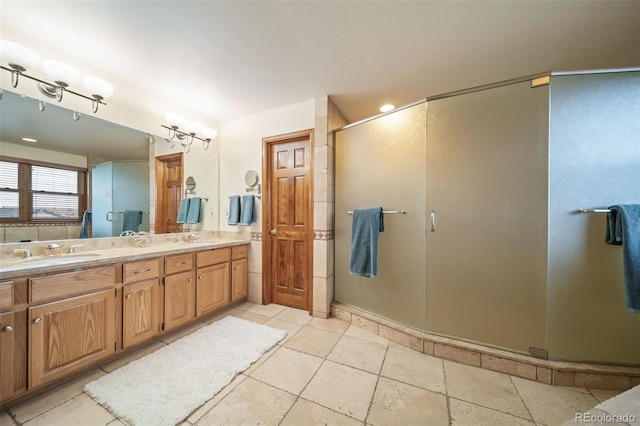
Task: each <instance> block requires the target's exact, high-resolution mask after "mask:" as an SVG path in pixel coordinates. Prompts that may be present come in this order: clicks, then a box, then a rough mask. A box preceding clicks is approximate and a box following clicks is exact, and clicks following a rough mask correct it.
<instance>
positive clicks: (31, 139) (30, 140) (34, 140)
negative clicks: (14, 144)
mask: <svg viewBox="0 0 640 426" xmlns="http://www.w3.org/2000/svg"><path fill="white" fill-rule="evenodd" d="M22 140H23V141H25V142H38V140H37V139H33V138H22Z"/></svg>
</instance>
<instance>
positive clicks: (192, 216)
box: [185, 197, 202, 223]
mask: <svg viewBox="0 0 640 426" xmlns="http://www.w3.org/2000/svg"><path fill="white" fill-rule="evenodd" d="M201 208H202V198H200V197H193V198H191V199H190V200H189V208H188V209H187V220H185V223H198V222H200V210H201Z"/></svg>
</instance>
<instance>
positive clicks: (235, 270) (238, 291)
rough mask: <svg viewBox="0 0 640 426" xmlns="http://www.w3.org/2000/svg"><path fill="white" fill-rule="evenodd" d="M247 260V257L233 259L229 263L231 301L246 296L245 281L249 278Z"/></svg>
mask: <svg viewBox="0 0 640 426" xmlns="http://www.w3.org/2000/svg"><path fill="white" fill-rule="evenodd" d="M248 264H249V262H248V261H247V259H246V258H245V259H239V260H234V261H233V262H232V263H231V301H232V302H234V301H236V300H238V299H242V298H243V297H247V283H248V280H249V271H248Z"/></svg>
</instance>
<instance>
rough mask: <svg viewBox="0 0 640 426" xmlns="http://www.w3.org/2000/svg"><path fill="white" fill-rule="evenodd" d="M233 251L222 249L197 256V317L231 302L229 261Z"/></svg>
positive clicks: (203, 252)
mask: <svg viewBox="0 0 640 426" xmlns="http://www.w3.org/2000/svg"><path fill="white" fill-rule="evenodd" d="M230 260H231V249H229V248H220V249H214V250H207V251H201V252H198V253H197V254H196V265H197V268H198V269H197V271H196V275H197V282H196V315H197V316H202V315H206V314H208V313H211V312H213V311H215V310H216V309H220V308H222V307H224V306H226V305H227V304H229V302H230V298H229V290H230V288H229V287H230V286H229V280H230V278H231V277H230V275H229V261H230Z"/></svg>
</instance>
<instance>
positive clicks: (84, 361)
mask: <svg viewBox="0 0 640 426" xmlns="http://www.w3.org/2000/svg"><path fill="white" fill-rule="evenodd" d="M115 319H116V303H115V292H114V291H113V290H105V291H100V292H97V293H92V294H88V295H86V296H79V297H74V298H72V299H67V300H62V301H59V302H52V303H47V304H45V305H40V306H36V307H32V308H29V386H30V387H31V388H33V387H36V386H40V385H42V384H45V383H48V382H51V381H53V380H55V379H58V378H60V377H62V376H64V375H67V374H69V373H71V372H72V371H75V370H79V369H81V368H83V367H85V366H87V365H89V364H92V363H94V362H96V361H98V360H100V359H102V358H105V357H107V356H109V355H111V354H112V353H114V352H115V346H116V339H115Z"/></svg>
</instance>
